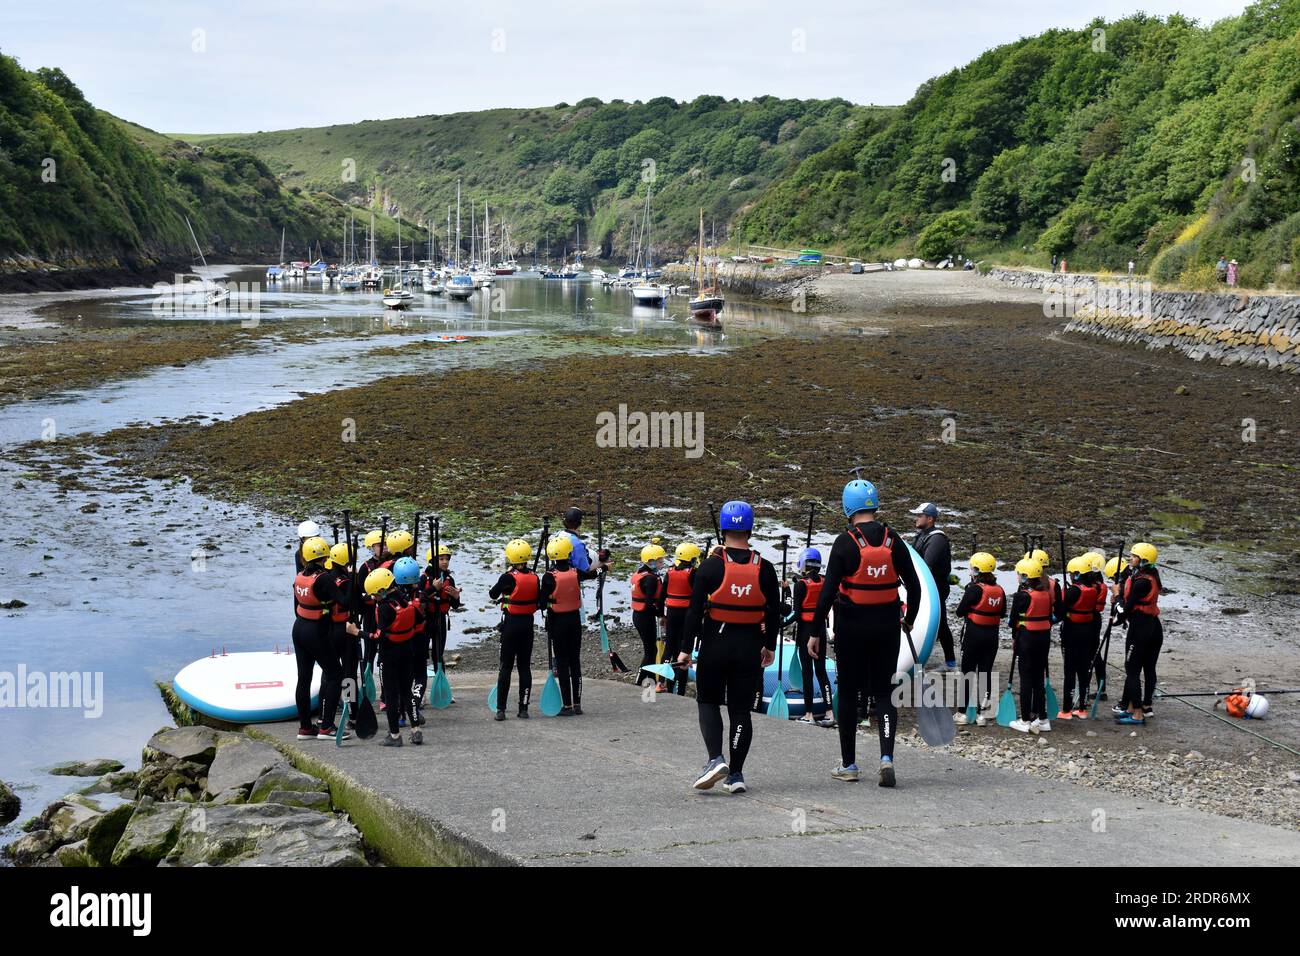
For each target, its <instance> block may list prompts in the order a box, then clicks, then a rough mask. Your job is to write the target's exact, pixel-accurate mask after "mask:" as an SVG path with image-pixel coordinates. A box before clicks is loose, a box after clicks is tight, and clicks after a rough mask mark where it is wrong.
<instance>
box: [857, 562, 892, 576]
mask: <svg viewBox="0 0 1300 956" xmlns="http://www.w3.org/2000/svg"><path fill="white" fill-rule="evenodd" d="M889 570H890V565H889V564H888V563H886V564H872V565H868V566H867V567H865V568H863V571H865V572H866V575H867V577H869V578H883V577H884V576H885V574H886V573H887V572H888V571H889Z"/></svg>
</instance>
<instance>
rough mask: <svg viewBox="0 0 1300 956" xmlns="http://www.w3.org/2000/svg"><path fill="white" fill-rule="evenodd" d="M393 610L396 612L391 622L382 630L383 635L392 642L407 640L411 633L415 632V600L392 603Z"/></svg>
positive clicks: (399, 642) (398, 642) (397, 642)
mask: <svg viewBox="0 0 1300 956" xmlns="http://www.w3.org/2000/svg"><path fill="white" fill-rule="evenodd" d="M393 610H394V611H396V612H397V614H396V616H395V617H394V618H393V623H392V624H390V625H388V628H387V629H386V630H385V631H384V637H386V638H387V639H388V640H390V641H392V642H393V643H394V644H401V643H403V642H404V641H409V640H410V639H411V635H412V634H414V633H415V602H414V601H407V602H406V603H405V604H402V605H400V606H399V605H394V607H393Z"/></svg>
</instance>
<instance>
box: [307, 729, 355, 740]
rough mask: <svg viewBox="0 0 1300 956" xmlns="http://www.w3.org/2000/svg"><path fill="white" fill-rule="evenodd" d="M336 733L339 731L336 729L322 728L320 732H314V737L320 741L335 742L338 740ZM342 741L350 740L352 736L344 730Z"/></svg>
mask: <svg viewBox="0 0 1300 956" xmlns="http://www.w3.org/2000/svg"><path fill="white" fill-rule="evenodd" d="M338 732H339V729H338V728H337V727H322V728H321V729H320V730H318V731H317V732H316V736H317V737H318V738H319V739H321V740H337V739H338V738H337V737H336V736H335V735H336V734H337V733H338ZM299 739H301V738H299ZM343 739H344V740H351V739H352V734H350V733H348V731H346V730H345V731H343Z"/></svg>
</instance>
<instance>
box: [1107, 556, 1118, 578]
mask: <svg viewBox="0 0 1300 956" xmlns="http://www.w3.org/2000/svg"><path fill="white" fill-rule="evenodd" d="M1119 565H1120V560H1119V558H1111V559H1110V560H1109V561H1107V562H1106V577H1108V578H1114V577H1115V576H1116V575H1117V574H1119Z"/></svg>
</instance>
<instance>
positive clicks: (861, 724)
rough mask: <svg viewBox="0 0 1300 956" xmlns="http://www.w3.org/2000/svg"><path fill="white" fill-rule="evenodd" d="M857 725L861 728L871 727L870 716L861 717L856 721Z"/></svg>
mask: <svg viewBox="0 0 1300 956" xmlns="http://www.w3.org/2000/svg"><path fill="white" fill-rule="evenodd" d="M858 726H859V727H861V728H863V729H864V730H870V729H871V718H870V717H863V718H862V719H861V720H859V721H858Z"/></svg>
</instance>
